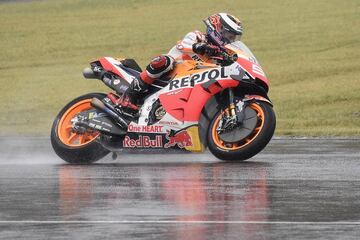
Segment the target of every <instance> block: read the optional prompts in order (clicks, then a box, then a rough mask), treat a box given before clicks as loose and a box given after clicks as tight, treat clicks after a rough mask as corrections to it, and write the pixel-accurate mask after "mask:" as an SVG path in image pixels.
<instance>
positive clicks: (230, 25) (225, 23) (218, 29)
mask: <svg viewBox="0 0 360 240" xmlns="http://www.w3.org/2000/svg"><path fill="white" fill-rule="evenodd" d="M204 23H205V25H206V27H207V35H208V38H209V40H210V41H212V42H213V43H215V44H216V45H219V46H223V45H225V44H228V43H232V42H235V41H237V40H240V38H241V35H242V34H243V27H242V25H241V22H240V20H239V19H237V18H236V17H234V16H232V15H230V14H227V13H217V14H213V15H211V16H210V17H208V18H207V19H205V20H204Z"/></svg>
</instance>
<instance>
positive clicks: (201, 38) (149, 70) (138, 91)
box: [116, 13, 243, 110]
mask: <svg viewBox="0 0 360 240" xmlns="http://www.w3.org/2000/svg"><path fill="white" fill-rule="evenodd" d="M204 23H205V24H206V27H207V29H206V34H203V33H201V32H200V31H194V32H190V33H188V34H187V35H186V36H185V37H184V39H183V40H182V41H180V42H178V44H177V45H176V46H174V47H173V48H172V49H171V50H170V51H169V53H168V54H167V55H159V56H157V57H155V58H154V59H152V60H151V62H150V64H149V65H148V66H147V67H146V70H144V71H142V72H141V73H140V78H139V79H134V81H132V82H131V84H130V87H129V88H128V89H127V90H126V91H125V93H124V94H123V95H122V97H121V98H120V99H118V101H116V104H118V105H121V106H122V107H125V108H129V109H132V110H138V106H137V100H138V99H141V98H143V97H144V95H145V93H146V90H147V88H148V87H149V86H150V85H151V84H152V83H153V82H154V81H155V80H156V79H158V78H161V77H163V76H165V75H167V74H168V73H169V72H170V71H171V70H172V69H173V68H174V64H175V61H176V60H189V59H193V60H197V61H204V60H205V61H206V59H208V57H214V56H218V55H219V54H220V53H221V50H222V47H223V46H224V45H226V44H228V43H232V42H234V41H236V40H237V38H240V37H241V35H242V33H243V28H242V25H241V22H240V21H239V20H238V19H237V18H236V17H234V16H232V15H229V14H227V13H218V14H213V15H211V16H210V17H208V18H207V19H205V20H204Z"/></svg>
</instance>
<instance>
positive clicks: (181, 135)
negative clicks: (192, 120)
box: [164, 130, 193, 148]
mask: <svg viewBox="0 0 360 240" xmlns="http://www.w3.org/2000/svg"><path fill="white" fill-rule="evenodd" d="M171 135H172V134H171V132H168V134H167V135H166V139H167V140H169V142H167V143H166V144H165V145H164V147H165V148H169V147H173V146H175V145H178V147H180V148H184V147H190V146H192V145H193V144H192V140H191V137H190V135H189V133H188V132H187V131H186V130H182V131H180V132H178V133H176V134H174V135H173V136H171Z"/></svg>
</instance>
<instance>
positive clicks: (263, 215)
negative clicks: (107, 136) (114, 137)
mask: <svg viewBox="0 0 360 240" xmlns="http://www.w3.org/2000/svg"><path fill="white" fill-rule="evenodd" d="M48 141H49V140H48V139H46V138H25V139H19V138H12V139H7V140H6V141H5V140H4V139H0V144H1V145H0V239H100V238H102V239H187V240H192V239H200V240H201V239H359V236H360V191H359V189H360V179H359V176H360V140H359V139H332V140H326V139H273V140H272V142H271V143H270V145H269V146H268V147H267V148H266V150H265V151H263V152H262V153H261V154H259V155H257V156H256V157H254V158H253V159H251V161H247V162H244V163H224V162H221V161H219V160H217V159H215V158H214V157H213V156H212V155H210V154H209V153H205V154H175V153H171V154H127V155H119V157H118V159H117V160H111V158H110V157H107V158H106V159H104V160H102V161H100V162H98V163H97V164H93V165H88V166H75V165H68V164H64V162H62V161H61V160H60V159H58V158H57V157H56V156H55V155H54V153H52V151H51V149H50V145H49V142H48Z"/></svg>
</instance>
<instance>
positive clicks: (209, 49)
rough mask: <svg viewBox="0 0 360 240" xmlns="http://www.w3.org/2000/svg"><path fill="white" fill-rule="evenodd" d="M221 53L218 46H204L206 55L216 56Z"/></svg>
mask: <svg viewBox="0 0 360 240" xmlns="http://www.w3.org/2000/svg"><path fill="white" fill-rule="evenodd" d="M220 53H221V50H220V48H219V47H218V46H215V45H212V44H207V45H206V47H205V54H206V55H208V56H217V55H219V54H220Z"/></svg>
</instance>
